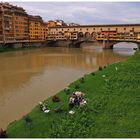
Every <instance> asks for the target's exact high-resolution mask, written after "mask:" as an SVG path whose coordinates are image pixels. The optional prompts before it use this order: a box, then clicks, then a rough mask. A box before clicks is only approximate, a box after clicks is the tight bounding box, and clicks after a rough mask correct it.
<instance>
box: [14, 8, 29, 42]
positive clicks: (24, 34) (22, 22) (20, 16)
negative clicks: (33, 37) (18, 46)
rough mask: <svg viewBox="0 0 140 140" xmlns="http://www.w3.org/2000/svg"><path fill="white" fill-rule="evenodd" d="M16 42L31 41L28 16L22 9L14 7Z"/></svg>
mask: <svg viewBox="0 0 140 140" xmlns="http://www.w3.org/2000/svg"><path fill="white" fill-rule="evenodd" d="M12 10H13V13H14V14H13V19H14V37H15V40H29V34H28V32H29V28H28V15H27V13H26V12H25V10H24V9H23V8H21V7H17V6H12Z"/></svg>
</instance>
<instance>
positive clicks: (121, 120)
mask: <svg viewBox="0 0 140 140" xmlns="http://www.w3.org/2000/svg"><path fill="white" fill-rule="evenodd" d="M116 67H117V68H118V70H117V71H116ZM102 75H105V77H102ZM75 85H79V89H78V90H79V91H82V92H84V93H85V94H86V100H87V102H88V104H87V106H85V107H83V108H75V112H76V113H75V114H73V115H70V114H68V111H69V107H68V101H69V95H67V94H66V93H65V92H64V91H63V90H62V91H60V92H59V93H58V94H57V95H58V96H59V97H60V99H61V102H60V103H53V102H52V100H51V97H50V98H48V99H47V100H45V103H46V104H47V105H48V106H49V107H50V109H51V112H50V113H48V114H44V113H42V112H41V111H40V110H39V106H38V105H37V106H36V107H35V108H34V109H33V110H32V111H31V112H30V113H29V114H28V117H30V118H31V120H32V125H31V127H29V126H27V124H26V122H25V120H24V118H22V119H20V120H19V121H15V122H12V123H11V124H9V126H8V128H7V134H8V137H11V138H12V137H14V138H26V137H28V138H29V137H38V138H39V137H40V138H43V137H47V138H48V137H49V138H51V137H55V138H57V137H59V138H60V137H63V138H72V137H74V138H81V137H82V138H140V51H138V52H136V53H135V55H134V56H132V57H130V58H129V59H128V60H127V61H126V62H121V63H117V64H112V65H109V66H107V67H106V68H103V69H102V71H97V72H95V75H94V74H93V73H91V74H88V75H85V76H84V82H81V80H80V79H79V80H77V81H75V82H73V83H72V84H70V85H69V88H70V91H71V92H73V91H75V90H76V89H75ZM60 104H63V110H64V111H63V112H61V113H55V112H54V109H55V108H56V107H57V106H58V105H60Z"/></svg>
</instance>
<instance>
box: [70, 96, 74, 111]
mask: <svg viewBox="0 0 140 140" xmlns="http://www.w3.org/2000/svg"><path fill="white" fill-rule="evenodd" d="M74 101H75V94H72V95H71V97H70V100H69V107H70V110H71V109H73V108H74Z"/></svg>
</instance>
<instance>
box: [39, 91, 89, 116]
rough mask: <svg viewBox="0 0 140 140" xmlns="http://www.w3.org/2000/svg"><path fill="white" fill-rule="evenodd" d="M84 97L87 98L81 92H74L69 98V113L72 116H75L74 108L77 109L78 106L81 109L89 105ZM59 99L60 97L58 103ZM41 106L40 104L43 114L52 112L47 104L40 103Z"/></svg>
mask: <svg viewBox="0 0 140 140" xmlns="http://www.w3.org/2000/svg"><path fill="white" fill-rule="evenodd" d="M84 96H85V94H84V93H82V92H80V91H76V92H73V93H72V94H71V95H70V98H69V109H70V111H69V113H70V114H74V107H76V106H77V107H81V106H84V105H85V104H87V102H86V100H85V98H84ZM55 99H56V96H55ZM58 99H59V97H57V102H58ZM52 101H53V102H54V98H52ZM59 101H60V99H59ZM55 102H56V101H55ZM39 104H40V110H41V111H42V112H44V113H49V112H50V110H49V108H48V107H47V106H46V105H45V103H43V102H39ZM55 110H56V109H55ZM57 110H60V108H59V109H57ZM55 112H57V111H55Z"/></svg>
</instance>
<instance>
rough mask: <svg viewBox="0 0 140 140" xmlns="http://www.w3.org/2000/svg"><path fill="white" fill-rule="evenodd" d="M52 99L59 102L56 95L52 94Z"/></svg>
mask: <svg viewBox="0 0 140 140" xmlns="http://www.w3.org/2000/svg"><path fill="white" fill-rule="evenodd" d="M52 101H53V102H60V99H59V97H58V96H56V95H54V96H53V97H52Z"/></svg>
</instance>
